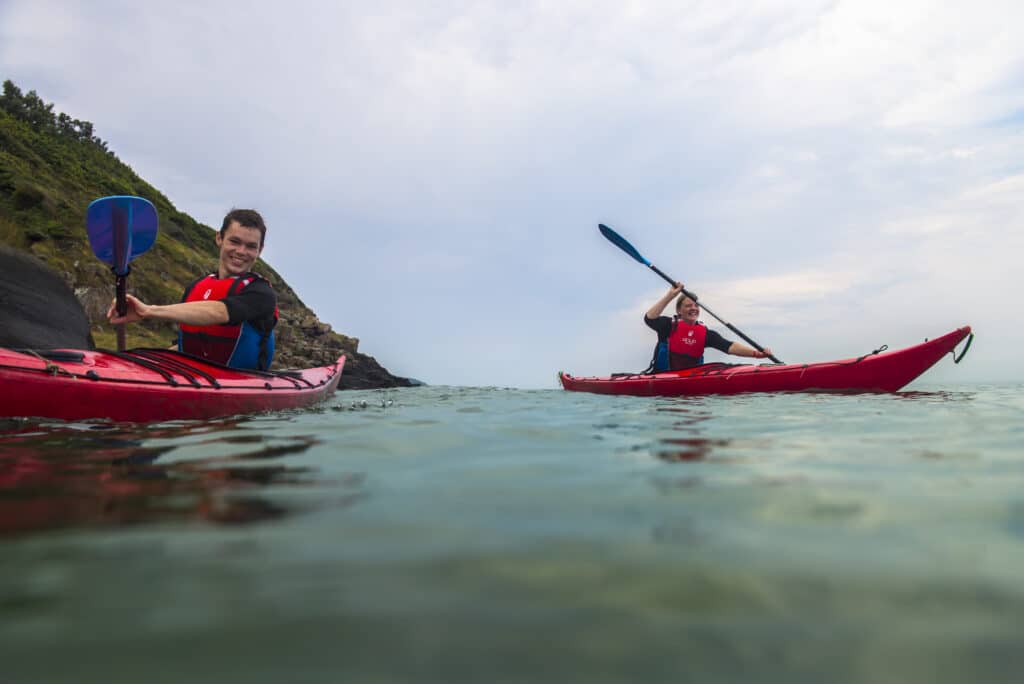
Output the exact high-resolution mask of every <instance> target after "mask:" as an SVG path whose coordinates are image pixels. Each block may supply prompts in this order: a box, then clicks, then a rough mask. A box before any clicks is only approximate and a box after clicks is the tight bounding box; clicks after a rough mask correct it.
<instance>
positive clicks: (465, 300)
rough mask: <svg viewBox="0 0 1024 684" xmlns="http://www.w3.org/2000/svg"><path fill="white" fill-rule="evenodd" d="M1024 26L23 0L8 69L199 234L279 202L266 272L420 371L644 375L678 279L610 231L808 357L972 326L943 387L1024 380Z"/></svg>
mask: <svg viewBox="0 0 1024 684" xmlns="http://www.w3.org/2000/svg"><path fill="white" fill-rule="evenodd" d="M1022 23H1024V5H1022V4H1021V3H1019V2H1000V1H997V0H984V1H982V2H977V1H974V2H969V3H968V2H959V1H954V2H938V1H934V2H918V1H915V0H901V2H898V3H895V2H891V1H889V2H875V1H872V0H852V1H847V0H832V1H820V2H819V1H816V0H793V1H783V0H768V1H756V2H750V1H749V0H736V1H733V0H715V1H711V2H680V1H678V0H666V1H654V0H652V1H650V2H640V1H637V2H621V0H619V1H615V2H610V1H609V2H605V1H603V0H585V1H577V0H561V1H560V2H550V1H549V0H524V1H522V2H511V1H506V2H470V1H448V0H435V1H434V2H431V3H425V2H413V1H411V0H410V1H405V0H398V1H391V0H379V1H378V2H375V3H365V2H337V3H328V2H311V1H308V0H294V1H292V2H288V3H281V2H263V1H262V0H257V1H252V0H249V1H247V2H241V1H238V2H235V1H232V0H222V1H220V2H213V3H208V2H193V1H191V0H184V1H179V2H174V3H170V2H165V3H138V2H128V1H125V2H114V1H109V0H99V1H91V2H71V1H67V2H57V1H47V0H24V1H23V0H0V79H11V80H13V81H14V82H15V83H16V84H17V85H18V86H19V87H21V88H22V90H25V91H28V90H35V91H37V93H38V94H39V95H40V97H42V98H43V99H44V100H46V101H48V102H54V103H55V109H57V110H58V111H64V112H67V113H68V114H70V115H71V116H73V117H75V118H79V119H84V120H88V121H91V122H93V123H94V124H95V132H96V134H97V135H98V136H99V137H101V138H103V139H104V140H105V141H107V142H108V144H109V146H110V148H111V149H112V150H113V151H114V152H115V153H116V154H117V155H118V156H119V157H120V158H121V159H122V160H123V161H125V162H126V163H128V164H129V165H131V166H132V168H133V169H135V171H136V172H138V173H139V174H140V175H141V176H142V177H144V178H145V179H146V180H147V181H149V182H150V183H151V184H153V185H154V186H156V187H157V188H159V189H160V190H161V191H163V192H164V194H166V195H167V196H168V198H169V199H170V200H171V202H173V203H174V204H175V205H176V207H177V208H178V209H179V210H181V211H184V212H186V213H188V214H190V215H192V216H193V217H194V218H196V219H197V220H199V221H201V222H203V223H206V224H208V225H211V226H219V225H220V221H221V219H222V217H223V215H224V214H225V213H226V212H227V211H228V210H229V209H231V208H232V207H253V208H256V209H258V210H259V211H260V212H261V213H262V214H263V216H264V218H265V219H266V222H267V225H268V233H267V246H266V249H265V251H264V254H263V257H264V259H265V260H267V261H268V262H269V263H270V264H271V265H272V266H273V267H274V268H275V269H276V270H277V271H278V272H279V273H280V274H281V275H282V276H283V277H284V278H285V280H287V281H288V283H289V284H290V285H291V286H292V287H293V288H294V289H295V290H296V292H298V294H299V296H300V297H301V298H302V300H303V301H304V302H305V303H306V304H307V305H308V306H310V307H311V308H312V309H313V310H314V311H315V312H316V313H317V315H318V316H319V317H320V318H321V319H322V320H324V321H326V322H329V323H330V324H331V325H332V326H333V327H334V328H335V329H336V330H338V331H339V332H343V333H345V334H347V335H351V336H354V337H358V338H359V339H360V351H362V352H364V353H368V354H370V355H372V356H374V357H375V358H376V359H377V360H378V361H379V362H380V363H381V364H383V365H384V366H385V367H387V368H388V369H389V370H390V371H392V372H393V373H396V374H398V375H404V376H410V377H415V378H418V379H420V380H423V381H425V382H428V383H430V384H451V385H475V386H498V387H525V388H546V387H552V388H553V387H556V386H557V379H556V373H557V371H559V370H565V371H569V372H572V373H574V374H577V375H595V374H596V375H599V374H607V373H608V372H612V371H628V370H639V369H642V368H644V367H645V366H646V365H647V363H648V361H649V360H650V356H651V352H652V349H653V345H654V342H655V335H654V333H653V332H652V331H651V330H650V329H648V328H647V327H646V326H645V325H644V324H643V320H642V316H643V312H644V311H645V310H647V308H648V307H650V306H651V305H652V304H653V303H654V302H655V301H657V300H658V298H659V297H660V296H661V295H662V294H663V293H664V292H665V290H666V289H667V285H666V284H665V283H664V282H663V281H662V280H661V279H660V278H658V277H657V276H656V275H655V274H654V273H653V272H651V271H650V270H649V269H647V268H645V267H644V266H643V265H641V264H639V263H637V262H636V261H633V260H631V259H630V258H629V257H628V256H627V255H626V254H625V253H623V252H622V251H620V250H619V249H617V248H616V247H614V246H613V245H612V244H611V243H609V242H608V241H606V240H605V239H604V238H603V237H602V236H601V235H600V233H599V232H598V230H597V225H598V223H606V224H608V225H610V226H612V227H613V228H614V229H616V230H617V231H618V232H619V233H620V234H621V235H622V236H623V237H625V238H626V239H627V240H629V241H630V242H631V243H632V244H633V245H634V246H635V247H636V248H637V249H638V250H639V251H640V252H641V253H642V254H643V255H644V256H645V257H647V258H648V259H649V260H650V261H651V262H653V263H654V264H655V265H657V266H658V267H659V268H660V269H661V270H663V271H665V272H666V273H668V274H669V275H670V276H671V277H673V278H675V279H678V280H680V281H682V282H684V283H685V284H686V286H687V288H688V289H690V290H692V291H694V292H696V293H697V294H698V295H699V296H700V298H701V300H702V302H704V303H706V305H707V306H709V307H710V308H711V310H712V311H713V312H714V313H715V314H716V315H717V316H719V317H720V318H721V319H723V320H724V321H727V322H729V323H732V324H733V325H734V326H735V327H737V328H738V329H740V330H742V331H743V332H744V333H746V334H747V335H748V336H749V337H751V338H753V339H754V340H755V341H757V342H758V343H760V344H761V345H764V346H767V347H770V348H771V349H772V350H773V351H774V352H775V355H776V356H777V357H779V358H781V359H782V360H783V361H786V362H812V361H825V360H832V359H842V358H849V357H853V356H859V355H861V354H864V353H866V352H870V351H871V350H873V349H876V348H878V347H880V346H881V345H883V344H887V345H888V346H889V348H890V349H896V348H901V347H905V346H909V345H912V344H915V343H918V342H920V341H923V340H924V339H926V338H932V337H937V336H939V335H941V334H943V333H946V332H948V331H950V330H952V329H954V328H956V327H959V326H962V325H971V326H972V327H973V329H974V331H975V333H976V335H977V339H976V340H975V341H974V344H973V346H972V348H971V350H970V353H969V354H968V356H967V358H966V359H965V360H964V361H963V363H961V364H960V365H954V364H953V363H952V360H951V359H950V358H948V357H947V359H946V360H944V361H942V362H940V363H939V365H938V366H936V368H934V369H932V370H931V371H930V372H929V373H928V375H927V376H926V379H927V380H929V381H931V382H939V383H943V382H948V383H959V382H997V381H1024V359H1022V354H1021V353H1020V347H1021V344H1022V342H1024V319H1022V317H1021V300H1022V294H1024V287H1022V285H1021V277H1020V275H1019V272H1020V270H1021V269H1020V267H1019V262H1020V261H1021V259H1022V255H1024V42H1022V41H1021V40H1020V33H1019V27H1020V26H1021V25H1022ZM703 320H705V322H707V323H708V324H709V326H710V327H711V328H712V329H716V330H718V331H719V332H722V333H725V334H726V336H727V337H729V338H731V339H737V338H736V336H735V335H732V334H731V333H730V332H729V331H728V330H727V329H725V327H724V326H723V325H721V324H720V323H719V322H718V321H716V320H715V319H714V318H712V317H710V316H708V315H705V316H704V317H703ZM708 360H728V359H727V357H724V356H722V355H719V354H718V353H717V352H709V354H708ZM733 360H737V359H733Z"/></svg>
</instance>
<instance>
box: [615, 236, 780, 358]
mask: <svg viewBox="0 0 1024 684" xmlns="http://www.w3.org/2000/svg"><path fill="white" fill-rule="evenodd" d="M597 227H598V229H599V230H600V231H601V235H604V236H605V237H606V238H608V240H609V241H610V242H611V243H612V244H613V245H615V246H616V247H618V248H619V249H621V250H622V251H623V252H625V253H626V254H628V255H629V256H631V257H633V258H634V259H636V260H637V261H639V262H640V263H641V264H643V265H644V266H646V267H648V268H649V269H651V270H652V271H654V272H655V273H657V274H658V275H660V276H661V277H662V278H664V279H665V280H667V281H668V282H669V284H670V285H675V284H676V282H677V281H675V280H673V279H672V278H669V277H668V276H667V275H665V274H664V273H663V272H662V271H661V269H659V268H658V267H657V266H655V265H654V264H652V263H651V262H650V261H648V260H647V259H645V258H644V257H643V255H642V254H640V252H638V251H637V250H636V247H634V246H633V245H631V244H629V242H627V241H626V239H625V238H624V237H622V236H621V235H619V234H618V233H616V232H615V231H614V230H612V229H611V228H609V227H608V226H606V225H604V224H603V223H599V224H597ZM683 294H684V295H686V296H687V297H689V298H690V299H692V300H693V301H695V302H696V301H697V295H695V294H693V293H692V292H690V291H688V290H686V289H685V288H684V289H683ZM701 307H703V308H704V310H705V311H707V312H708V313H709V314H710V315H711V316H713V317H714V318H715V319H717V320H718V321H719V322H720V323H722V324H723V325H724V326H725V327H727V328H728V329H729V330H732V331H733V332H734V333H736V334H737V335H739V336H740V337H742V338H743V340H744V341H745V342H746V343H747V344H749V345H750V346H751V347H753V348H754V349H756V350H757V351H759V352H763V351H764V347H762V346H761V345H759V344H758V343H757V342H755V341H754V340H752V339H750V338H749V337H747V336H746V335H744V334H743V333H742V332H740V331H739V330H738V329H736V327H735V326H733V324H732V323H729V322H727V321H723V320H722V319H721V318H718V316H715V312H714V311H712V310H711V309H709V308H708V307H707V306H705V305H704V304H701ZM768 358H769V359H771V360H772V361H774V362H775V363H782V362H781V361H779V360H778V359H777V358H775V357H774V356H772V355H769V356H768Z"/></svg>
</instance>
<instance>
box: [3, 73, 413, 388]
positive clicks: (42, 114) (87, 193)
mask: <svg viewBox="0 0 1024 684" xmlns="http://www.w3.org/2000/svg"><path fill="white" fill-rule="evenodd" d="M108 195H135V196H139V197H144V198H146V199H148V200H149V201H150V202H152V203H153V205H154V206H155V207H156V209H157V213H158V215H159V217H160V233H159V235H158V237H157V241H156V243H155V244H154V245H153V247H152V248H151V249H150V250H149V251H147V252H146V253H145V254H142V255H141V256H139V257H138V259H136V260H134V261H133V262H132V272H131V277H130V278H129V279H128V291H129V292H131V293H132V294H134V295H136V296H138V297H139V298H141V299H142V300H143V301H145V302H150V303H154V304H168V303H173V302H177V301H180V299H181V294H182V292H183V291H184V289H185V286H186V285H187V284H189V283H191V282H192V281H194V280H195V279H196V278H198V277H199V276H201V275H202V274H203V273H210V272H211V271H212V270H215V269H216V255H217V246H216V244H215V240H214V236H215V235H216V232H215V230H214V229H212V228H211V227H209V226H206V225H202V224H200V223H198V222H197V221H196V220H195V219H193V218H192V217H191V216H189V215H188V214H186V213H184V212H181V211H179V210H178V209H177V208H176V207H175V206H174V204H173V203H171V201H170V199H168V198H167V197H166V196H164V195H163V194H162V193H161V192H160V191H159V190H157V189H156V188H155V187H153V186H152V185H150V184H149V183H147V182H146V181H145V180H144V179H143V178H141V177H139V176H138V174H136V173H135V171H133V170H132V169H131V167H129V166H128V165H127V164H125V163H123V162H122V161H121V160H120V159H118V158H117V156H116V155H115V154H114V153H113V152H112V151H111V150H110V149H109V148H108V147H107V144H106V142H104V141H103V140H100V139H99V138H98V137H97V136H96V135H94V131H93V125H92V124H91V123H90V122H88V121H79V120H78V119H75V118H73V117H68V116H65V115H64V114H59V115H58V114H57V113H55V112H54V111H53V105H52V104H47V103H46V102H44V101H43V100H42V99H41V98H40V97H39V96H38V95H37V94H36V93H35V92H34V91H29V92H28V93H22V91H21V90H20V89H19V88H18V87H17V86H15V85H14V84H13V83H12V82H10V81H5V82H4V83H3V92H2V94H0V247H2V246H6V247H4V249H3V252H2V254H0V345H2V346H5V347H16V348H17V347H22V348H47V347H49V348H53V347H68V348H80V349H82V348H85V349H88V348H93V347H95V346H99V347H102V348H106V349H111V348H113V347H114V346H115V341H114V340H115V333H114V330H113V329H112V328H111V326H110V325H108V324H107V320H106V310H107V307H108V306H109V302H110V301H111V299H112V298H113V296H114V287H113V278H112V276H111V273H110V269H109V267H107V266H105V265H104V264H102V263H101V262H100V261H99V260H98V259H96V257H95V256H94V255H93V253H92V251H91V248H90V246H89V242H88V236H87V235H86V231H85V211H86V207H88V206H89V203H90V202H91V201H92V200H94V199H96V198H97V197H104V196H108ZM226 202H227V203H228V204H227V207H225V209H227V208H228V207H230V199H227V200H226ZM272 224H273V225H272V226H271V227H270V228H269V230H268V239H269V240H271V241H272V240H275V239H277V237H278V236H284V235H288V234H293V233H292V231H291V230H290V227H289V226H288V225H287V224H286V222H285V220H283V219H282V220H279V221H274V222H272ZM253 270H254V271H256V272H257V273H259V274H260V275H262V276H264V277H265V278H267V280H269V281H270V283H271V285H272V286H273V287H274V291H275V292H276V293H277V297H278V309H279V310H280V316H281V318H280V321H279V322H278V327H277V332H276V334H277V348H276V355H275V359H274V368H281V369H284V368H308V367H310V366H318V365H326V364H328V363H333V362H334V361H336V360H337V358H338V356H340V355H341V354H345V355H346V357H347V360H346V363H345V371H344V373H343V375H342V380H341V387H342V388H377V387H396V386H408V385H410V384H412V383H410V382H409V381H408V380H406V379H405V378H399V377H396V376H394V375H392V374H391V373H389V372H388V371H387V370H386V369H385V368H383V367H382V366H381V365H380V364H378V363H377V361H376V360H375V359H374V358H373V357H371V356H367V355H365V354H361V353H360V352H359V350H358V347H359V340H358V339H356V338H354V337H347V336H345V335H341V334H339V333H337V332H334V331H333V329H332V327H331V326H330V325H329V324H327V323H325V322H323V321H321V320H320V319H319V318H317V316H316V314H314V313H313V311H311V310H310V309H309V307H307V306H306V305H305V304H303V303H302V300H300V299H299V297H298V295H297V294H296V293H295V291H294V290H292V289H291V287H289V286H288V283H286V282H285V281H284V279H283V278H282V277H281V276H280V275H279V274H278V273H277V272H276V271H274V269H273V268H272V267H271V266H270V265H269V264H267V263H266V262H264V261H262V260H260V261H258V262H257V264H256V265H255V267H254V268H253ZM176 337H177V328H176V327H175V326H174V325H172V324H170V323H161V322H159V321H151V320H150V321H142V322H140V323H137V324H134V325H130V326H128V330H127V342H128V346H129V347H167V346H169V345H171V344H173V343H174V341H175V339H176ZM94 343H95V344H94Z"/></svg>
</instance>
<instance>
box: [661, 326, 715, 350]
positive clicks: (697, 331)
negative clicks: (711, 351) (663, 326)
mask: <svg viewBox="0 0 1024 684" xmlns="http://www.w3.org/2000/svg"><path fill="white" fill-rule="evenodd" d="M707 333H708V329H707V328H705V327H704V326H703V325H700V324H696V325H690V324H688V323H683V322H682V321H677V322H676V324H675V328H674V329H673V330H672V334H671V335H669V337H668V349H669V351H670V352H674V353H676V354H686V355H687V356H693V357H695V358H698V359H699V358H700V357H701V356H703V355H704V342H705V340H706V339H707Z"/></svg>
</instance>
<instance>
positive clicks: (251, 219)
mask: <svg viewBox="0 0 1024 684" xmlns="http://www.w3.org/2000/svg"><path fill="white" fill-rule="evenodd" d="M233 221H237V222H238V225H240V226H242V227H243V228H256V229H258V230H259V231H260V249H263V243H264V242H266V241H267V225H266V224H265V223H263V217H262V216H260V213H259V212H258V211H256V210H255V209H232V210H231V211H229V212H228V215H227V216H225V217H224V223H222V224H221V226H220V236H221V238H223V237H224V234H225V233H227V232H228V226H230V225H231V223H232V222H233Z"/></svg>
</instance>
